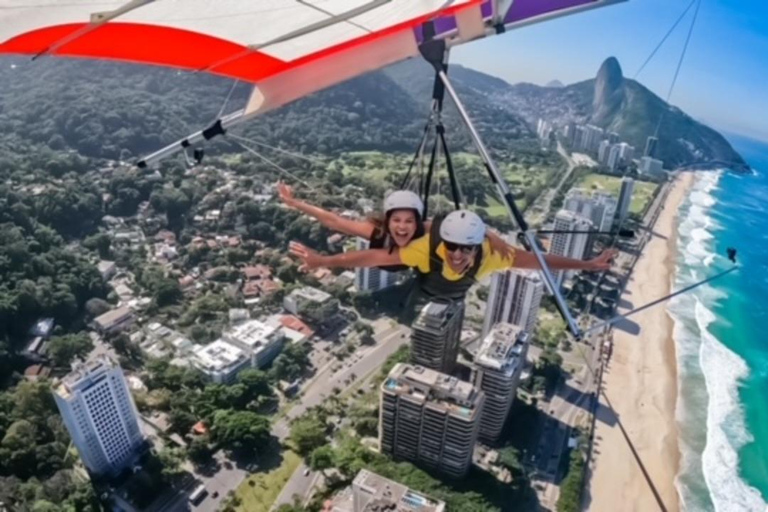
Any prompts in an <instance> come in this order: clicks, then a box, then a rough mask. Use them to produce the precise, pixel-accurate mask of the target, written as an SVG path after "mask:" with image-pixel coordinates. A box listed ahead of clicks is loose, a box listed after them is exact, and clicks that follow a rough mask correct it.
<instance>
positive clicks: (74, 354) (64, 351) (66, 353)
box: [48, 333, 93, 366]
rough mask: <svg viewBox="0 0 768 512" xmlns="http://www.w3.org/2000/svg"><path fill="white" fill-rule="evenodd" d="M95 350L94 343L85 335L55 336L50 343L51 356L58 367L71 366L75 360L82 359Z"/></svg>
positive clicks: (49, 352)
mask: <svg viewBox="0 0 768 512" xmlns="http://www.w3.org/2000/svg"><path fill="white" fill-rule="evenodd" d="M91 350H93V341H91V338H90V336H88V335H87V334H85V333H79V334H66V335H64V336H54V337H52V338H51V340H50V341H49V342H48V354H50V356H51V359H52V360H53V362H54V364H56V366H69V365H70V364H71V363H72V361H73V360H74V359H75V358H82V357H85V356H86V355H88V353H90V351H91Z"/></svg>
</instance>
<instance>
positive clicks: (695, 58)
mask: <svg viewBox="0 0 768 512" xmlns="http://www.w3.org/2000/svg"><path fill="white" fill-rule="evenodd" d="M689 2H690V0H629V1H627V2H625V3H620V4H616V5H613V6H609V7H605V8H602V9H597V10H592V11H589V12H586V13H582V14H577V15H574V16H568V17H564V18H559V19H556V20H552V21H549V22H546V23H541V24H537V25H531V26H528V27H525V28H522V29H518V30H516V31H512V32H508V33H507V34H504V35H502V36H500V37H491V38H488V39H485V40H483V41H477V42H473V43H471V44H467V45H464V46H462V47H460V48H457V49H455V50H454V54H453V56H452V60H453V61H454V62H458V63H460V64H464V65H466V66H467V67H471V68H474V69H477V70H480V71H483V72H485V73H488V74H492V75H495V76H499V77H501V78H503V79H505V80H507V81H509V82H511V83H517V82H532V83H536V84H542V85H543V84H546V83H547V82H549V81H550V80H553V79H558V80H560V81H561V82H563V83H565V84H569V83H573V82H577V81H580V80H585V79H589V78H593V77H594V75H595V74H596V73H597V70H598V68H599V67H600V64H601V63H602V61H603V60H604V59H605V58H606V57H609V56H611V55H613V56H615V57H617V58H618V59H619V62H620V63H621V65H622V68H623V70H624V75H625V76H627V77H630V78H632V77H633V76H634V75H635V73H636V71H637V70H638V68H639V67H640V66H641V64H642V63H643V61H645V59H646V58H647V57H648V55H649V54H650V52H651V51H652V50H653V48H654V47H655V46H656V44H658V42H659V41H660V40H661V38H662V37H663V36H664V34H665V33H666V32H667V30H669V28H670V27H671V26H672V24H673V23H674V21H675V20H676V19H677V17H678V16H679V15H680V14H681V13H682V12H683V10H684V9H685V7H686V6H687V5H688V3H689ZM692 16H693V9H691V10H690V11H689V13H688V16H687V17H686V19H685V20H683V22H681V24H680V25H679V26H678V28H677V29H676V31H675V33H674V34H673V35H672V36H670V38H669V39H668V40H667V42H666V43H665V45H664V47H663V48H662V49H661V50H660V51H659V53H657V55H656V57H654V60H653V61H651V63H650V64H649V65H648V66H647V67H646V68H645V70H644V71H643V72H642V74H640V76H639V77H638V80H639V81H640V82H642V83H643V84H644V85H646V86H647V87H649V88H650V89H651V90H653V91H654V92H656V93H657V94H659V96H661V97H662V98H664V97H666V95H667V91H668V89H669V86H670V83H671V81H672V77H673V75H674V70H675V67H676V65H677V60H678V59H679V57H680V52H681V51H682V47H683V43H684V41H685V36H686V33H687V31H688V27H689V25H690V20H691V18H692ZM670 102H671V103H672V104H674V105H677V106H679V107H680V108H682V109H683V110H684V111H685V112H687V113H688V114H690V115H691V116H693V117H695V118H696V119H699V120H701V121H704V122H706V123H708V124H710V125H711V126H713V127H715V128H718V129H721V130H726V131H731V132H735V133H739V134H743V135H747V136H751V137H753V138H758V139H761V140H766V141H768V2H765V1H764V0H702V5H701V10H700V12H699V17H698V20H697V22H696V27H695V29H694V33H693V36H692V39H691V43H690V46H689V47H688V53H687V56H686V60H685V62H684V63H683V67H682V70H681V72H680V77H679V79H678V82H677V85H676V87H675V90H674V92H673V94H672V98H671V100H670Z"/></svg>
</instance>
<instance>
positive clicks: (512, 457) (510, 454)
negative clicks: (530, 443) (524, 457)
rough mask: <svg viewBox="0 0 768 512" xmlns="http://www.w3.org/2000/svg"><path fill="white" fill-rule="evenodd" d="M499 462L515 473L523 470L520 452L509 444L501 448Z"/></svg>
mask: <svg viewBox="0 0 768 512" xmlns="http://www.w3.org/2000/svg"><path fill="white" fill-rule="evenodd" d="M499 464H501V465H502V466H504V467H505V468H507V469H508V470H510V471H511V472H512V473H513V474H514V473H522V472H523V464H522V463H521V462H520V452H519V451H518V450H517V448H515V447H513V446H507V447H504V448H502V449H501V450H499Z"/></svg>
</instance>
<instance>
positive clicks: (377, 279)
mask: <svg viewBox="0 0 768 512" xmlns="http://www.w3.org/2000/svg"><path fill="white" fill-rule="evenodd" d="M369 247H370V242H369V241H368V240H363V239H362V238H358V240H357V250H358V251H364V250H366V249H368V248H369ZM397 282H398V275H397V273H395V272H387V271H386V270H381V269H379V268H378V267H370V268H358V269H356V270H355V287H356V288H357V289H358V291H361V292H362V291H370V292H377V291H379V290H383V289H384V288H389V287H390V286H394V285H395V284H397Z"/></svg>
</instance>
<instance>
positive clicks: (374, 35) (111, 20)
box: [0, 0, 616, 111]
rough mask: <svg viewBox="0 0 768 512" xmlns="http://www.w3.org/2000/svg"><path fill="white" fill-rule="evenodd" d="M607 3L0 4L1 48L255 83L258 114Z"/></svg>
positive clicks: (27, 0)
mask: <svg viewBox="0 0 768 512" xmlns="http://www.w3.org/2000/svg"><path fill="white" fill-rule="evenodd" d="M615 1H616V0H216V1H211V0H129V1H127V0H0V54H23V55H30V56H33V57H34V56H61V57H82V58H94V59H108V60H116V61H124V62H134V63H140V64H152V65H160V66H169V67H174V68H180V69H185V70H192V71H204V72H210V73H215V74H218V75H223V76H226V77H229V78H235V79H238V80H241V81H245V82H250V83H253V84H256V85H258V86H259V89H260V90H259V91H258V94H257V95H256V97H255V98H254V99H253V100H252V101H251V102H250V107H249V108H250V110H252V111H253V110H260V111H263V110H267V109H270V108H275V107H277V106H279V105H282V104H284V103H286V102H288V101H292V100H294V99H297V98H299V97H301V96H303V95H305V94H309V93H311V92H314V91H317V90H320V89H322V88H325V87H328V86H330V85H333V84H336V83H339V82H341V81H343V80H346V79H348V78H351V77H353V76H357V75H360V74H362V73H364V72H367V71H371V70H373V69H377V68H380V67H383V66H386V65H389V64H392V63H394V62H397V61H399V60H403V59H405V58H408V57H412V56H415V55H417V53H418V43H419V42H420V40H421V37H422V34H421V26H422V24H423V23H424V22H425V21H428V20H435V24H436V28H437V33H438V35H439V36H442V37H450V38H451V39H452V40H453V41H454V44H459V43H461V42H465V41H469V40H472V39H475V38H478V37H484V36H485V35H488V34H490V33H496V32H497V31H493V30H490V29H489V26H491V25H492V24H493V23H494V18H495V20H496V24H497V25H498V23H499V22H502V23H503V24H505V25H507V26H509V27H510V28H511V27H514V26H515V25H518V24H521V23H530V22H535V21H538V20H542V19H548V18H549V17H550V16H552V15H558V14H565V13H570V12H577V11H580V10H582V9H584V8H589V7H596V6H600V5H605V4H608V3H613V2H615Z"/></svg>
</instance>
